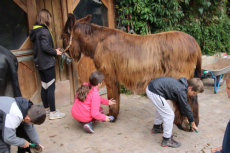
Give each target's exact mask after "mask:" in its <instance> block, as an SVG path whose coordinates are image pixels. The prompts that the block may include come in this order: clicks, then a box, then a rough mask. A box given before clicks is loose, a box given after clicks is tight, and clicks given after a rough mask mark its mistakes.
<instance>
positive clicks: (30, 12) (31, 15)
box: [26, 0, 37, 29]
mask: <svg viewBox="0 0 230 153" xmlns="http://www.w3.org/2000/svg"><path fill="white" fill-rule="evenodd" d="M26 2H27V6H28V7H27V17H28V25H29V29H32V28H33V25H34V24H35V22H36V16H37V7H36V1H35V0H27V1H26Z"/></svg>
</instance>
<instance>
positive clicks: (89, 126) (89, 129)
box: [83, 122, 94, 133]
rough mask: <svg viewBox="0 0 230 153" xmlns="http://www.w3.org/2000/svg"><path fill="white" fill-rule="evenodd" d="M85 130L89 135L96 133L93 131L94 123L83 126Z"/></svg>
mask: <svg viewBox="0 0 230 153" xmlns="http://www.w3.org/2000/svg"><path fill="white" fill-rule="evenodd" d="M83 129H84V130H85V131H86V132H88V133H94V130H93V123H92V122H89V123H85V124H84V125H83Z"/></svg>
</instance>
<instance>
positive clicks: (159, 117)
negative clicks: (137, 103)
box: [146, 87, 175, 138]
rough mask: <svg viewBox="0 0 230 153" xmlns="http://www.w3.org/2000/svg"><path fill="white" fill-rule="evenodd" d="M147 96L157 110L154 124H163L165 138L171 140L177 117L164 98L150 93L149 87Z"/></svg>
mask: <svg viewBox="0 0 230 153" xmlns="http://www.w3.org/2000/svg"><path fill="white" fill-rule="evenodd" d="M146 94H147V96H148V97H149V99H151V101H152V103H153V105H154V107H155V109H156V113H155V120H154V124H155V125H160V124H162V123H163V129H164V130H163V137H165V138H170V137H171V136H172V129H173V121H174V116H175V115H174V112H173V110H172V108H171V106H170V105H169V104H168V102H167V101H166V99H165V98H164V97H161V96H160V95H157V94H155V93H153V92H151V91H149V89H148V87H147V88H146Z"/></svg>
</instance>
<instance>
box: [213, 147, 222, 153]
mask: <svg viewBox="0 0 230 153" xmlns="http://www.w3.org/2000/svg"><path fill="white" fill-rule="evenodd" d="M221 150H222V147H217V148H212V149H211V153H215V152H217V151H221Z"/></svg>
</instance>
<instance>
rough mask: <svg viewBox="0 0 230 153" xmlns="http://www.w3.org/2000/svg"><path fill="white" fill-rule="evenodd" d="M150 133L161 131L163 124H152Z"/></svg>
mask: <svg viewBox="0 0 230 153" xmlns="http://www.w3.org/2000/svg"><path fill="white" fill-rule="evenodd" d="M152 133H155V134H156V133H163V126H162V124H160V125H153V128H152Z"/></svg>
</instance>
